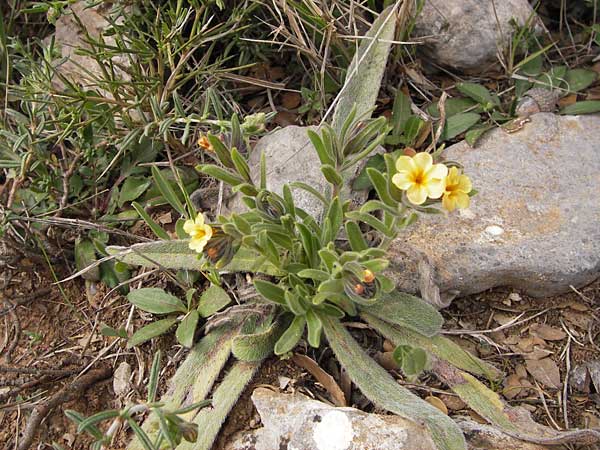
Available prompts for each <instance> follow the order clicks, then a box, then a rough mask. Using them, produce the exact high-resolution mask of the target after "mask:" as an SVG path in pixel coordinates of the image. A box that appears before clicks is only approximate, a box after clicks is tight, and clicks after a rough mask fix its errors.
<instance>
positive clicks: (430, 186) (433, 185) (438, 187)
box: [425, 179, 446, 198]
mask: <svg viewBox="0 0 600 450" xmlns="http://www.w3.org/2000/svg"><path fill="white" fill-rule="evenodd" d="M425 187H426V189H427V195H428V196H429V198H440V197H441V196H442V194H443V193H444V189H445V188H446V185H445V183H444V180H443V179H441V180H440V179H435V180H429V183H427V184H426V185H425Z"/></svg>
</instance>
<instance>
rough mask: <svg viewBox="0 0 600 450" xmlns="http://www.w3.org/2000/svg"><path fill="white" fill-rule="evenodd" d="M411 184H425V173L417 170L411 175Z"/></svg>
mask: <svg viewBox="0 0 600 450" xmlns="http://www.w3.org/2000/svg"><path fill="white" fill-rule="evenodd" d="M413 183H415V184H418V185H422V184H425V173H424V172H423V171H422V170H419V171H417V172H415V173H414V175H413Z"/></svg>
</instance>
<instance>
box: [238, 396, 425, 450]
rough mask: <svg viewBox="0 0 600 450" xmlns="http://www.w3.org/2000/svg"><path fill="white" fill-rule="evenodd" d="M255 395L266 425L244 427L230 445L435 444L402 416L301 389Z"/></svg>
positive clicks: (357, 448) (335, 447)
mask: <svg viewBox="0 0 600 450" xmlns="http://www.w3.org/2000/svg"><path fill="white" fill-rule="evenodd" d="M252 401H253V402H254V405H255V406H256V409H257V410H258V413H259V414H260V417H261V419H262V424H263V428H261V429H259V430H257V431H255V432H252V433H244V434H242V435H241V436H239V437H238V439H236V440H235V441H234V442H233V443H232V444H230V446H229V450H274V449H294V450H387V449H389V450H391V449H405V450H435V448H436V447H435V445H434V444H433V442H432V441H431V439H430V438H429V437H428V435H427V434H426V431H425V429H424V428H423V427H421V426H419V425H417V424H416V423H414V422H411V421H409V420H405V419H402V418H401V417H399V416H380V415H377V414H368V413H365V412H362V411H359V410H357V409H354V408H336V407H333V406H329V405H326V404H325V403H321V402H318V401H316V400H311V399H309V398H308V397H305V396H304V395H301V394H295V395H290V394H279V393H276V392H273V391H271V390H269V389H264V388H258V389H256V390H255V391H254V393H253V394H252Z"/></svg>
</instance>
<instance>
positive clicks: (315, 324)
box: [306, 309, 323, 348]
mask: <svg viewBox="0 0 600 450" xmlns="http://www.w3.org/2000/svg"><path fill="white" fill-rule="evenodd" d="M306 329H307V337H308V344H309V345H310V346H311V347H313V348H319V345H321V333H322V331H323V322H321V319H320V318H319V316H318V315H317V314H315V311H314V310H313V309H309V310H308V311H307V312H306Z"/></svg>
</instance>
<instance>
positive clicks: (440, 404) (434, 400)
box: [425, 395, 448, 415]
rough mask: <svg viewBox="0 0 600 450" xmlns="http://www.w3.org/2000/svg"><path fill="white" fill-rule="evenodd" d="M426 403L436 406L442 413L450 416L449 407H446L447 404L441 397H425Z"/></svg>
mask: <svg viewBox="0 0 600 450" xmlns="http://www.w3.org/2000/svg"><path fill="white" fill-rule="evenodd" d="M425 401H426V402H427V403H429V404H430V405H433V406H435V407H436V408H437V409H439V410H440V411H441V412H443V413H444V414H446V415H448V407H447V406H446V404H445V403H444V402H443V401H442V399H441V398H439V397H434V396H433V395H430V396H429V397H425Z"/></svg>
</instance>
